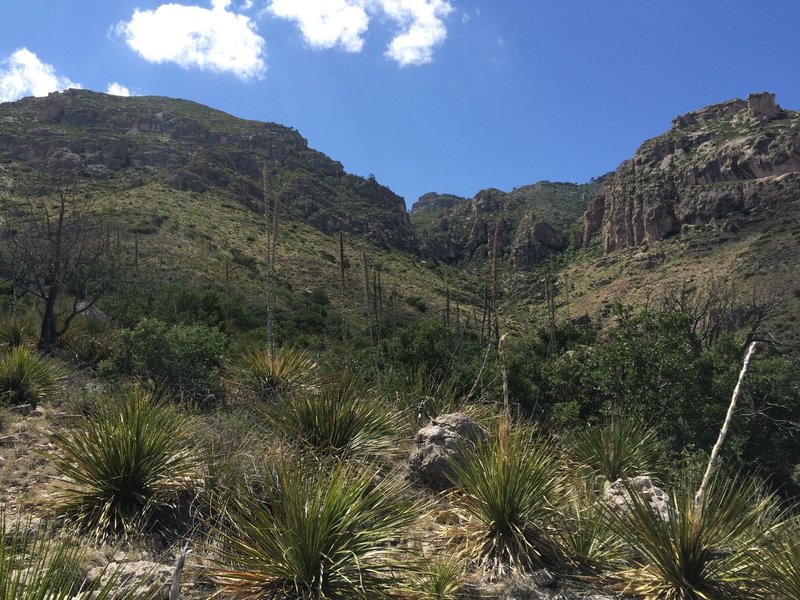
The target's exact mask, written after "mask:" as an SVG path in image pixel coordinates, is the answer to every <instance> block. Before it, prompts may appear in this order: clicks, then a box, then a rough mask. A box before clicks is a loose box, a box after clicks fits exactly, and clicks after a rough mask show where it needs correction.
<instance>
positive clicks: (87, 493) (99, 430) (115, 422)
mask: <svg viewBox="0 0 800 600" xmlns="http://www.w3.org/2000/svg"><path fill="white" fill-rule="evenodd" d="M192 433H193V429H192V426H191V424H190V420H189V417H188V416H187V415H186V414H185V413H184V412H183V411H182V410H181V409H180V408H179V407H177V406H174V405H171V404H168V403H165V402H163V401H157V400H154V399H153V398H152V397H151V396H150V395H149V394H147V393H145V392H143V391H141V390H140V389H139V388H133V389H131V390H129V391H128V392H127V393H125V394H123V395H122V397H121V398H119V399H118V400H117V401H115V402H111V403H110V404H109V405H107V406H105V407H103V408H102V409H100V410H99V412H98V413H97V414H95V415H92V416H90V417H87V418H85V419H84V421H83V423H81V424H80V425H79V426H77V427H76V428H75V429H73V430H71V431H68V432H64V433H57V434H55V435H54V436H53V440H54V442H55V443H56V445H57V446H58V447H59V449H60V450H61V454H60V455H58V456H57V457H56V459H55V462H56V465H57V467H58V468H59V470H60V471H61V479H60V488H61V489H60V494H59V501H60V508H61V509H62V510H63V511H64V512H66V513H67V514H68V515H71V516H73V517H74V518H75V519H76V521H77V524H78V525H79V527H80V528H81V529H83V530H88V531H90V532H93V533H94V534H95V535H97V536H98V537H106V536H113V535H116V534H127V533H130V532H132V531H134V530H137V529H138V528H140V527H143V526H145V525H146V524H147V522H148V519H149V518H150V517H151V516H152V515H153V513H154V511H156V510H158V509H160V508H162V507H164V506H166V505H167V504H168V503H169V501H170V499H172V498H174V497H175V495H176V494H177V492H179V491H181V490H185V489H188V488H191V487H192V486H193V485H194V479H193V478H194V477H195V475H196V471H197V467H196V465H197V460H196V457H195V452H194V449H193V444H192Z"/></svg>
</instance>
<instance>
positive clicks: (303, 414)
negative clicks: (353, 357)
mask: <svg viewBox="0 0 800 600" xmlns="http://www.w3.org/2000/svg"><path fill="white" fill-rule="evenodd" d="M373 394H374V392H372V391H370V390H365V389H364V388H363V385H362V384H361V383H360V382H359V381H358V380H357V379H356V378H355V377H354V376H353V375H351V374H348V373H345V374H344V375H342V376H340V377H338V378H336V379H334V380H333V381H330V382H328V383H326V384H325V385H323V386H322V388H321V389H320V390H317V391H311V390H309V391H307V392H306V393H304V394H299V395H297V396H292V397H288V398H285V399H284V400H282V401H280V402H278V403H276V404H274V405H271V406H269V407H268V408H267V415H268V418H269V421H270V423H271V424H272V425H273V427H274V428H275V429H276V430H277V431H278V432H279V433H280V434H281V435H282V436H283V437H284V438H285V439H286V440H288V441H289V442H292V443H293V442H299V443H301V444H303V445H305V446H306V447H308V448H310V449H311V450H312V451H313V452H314V453H316V454H318V455H334V456H337V457H340V458H348V457H351V456H364V455H377V454H383V453H387V452H391V451H392V450H393V448H394V444H393V443H392V441H393V440H392V438H393V436H394V434H395V427H394V422H395V418H394V415H393V414H391V412H390V411H389V410H388V407H387V406H385V405H384V403H383V402H382V401H381V400H380V399H377V398H374V397H371V396H372V395H373Z"/></svg>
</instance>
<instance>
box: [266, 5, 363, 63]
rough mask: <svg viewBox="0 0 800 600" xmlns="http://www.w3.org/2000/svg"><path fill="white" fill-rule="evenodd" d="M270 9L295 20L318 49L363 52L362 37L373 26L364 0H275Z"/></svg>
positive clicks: (274, 12)
mask: <svg viewBox="0 0 800 600" xmlns="http://www.w3.org/2000/svg"><path fill="white" fill-rule="evenodd" d="M269 11H270V12H271V13H272V14H273V15H275V16H276V17H280V18H282V19H288V20H290V21H295V22H296V23H297V26H298V27H299V28H300V31H301V32H302V33H303V38H305V40H306V42H308V43H309V44H310V45H311V46H313V47H314V48H320V49H328V48H333V47H334V46H340V47H341V48H342V49H344V50H346V51H347V52H360V51H361V49H362V48H363V46H364V38H363V37H362V36H363V34H364V32H365V31H366V30H367V27H368V26H369V16H368V15H367V11H366V8H365V2H364V0H272V1H271V2H270V5H269Z"/></svg>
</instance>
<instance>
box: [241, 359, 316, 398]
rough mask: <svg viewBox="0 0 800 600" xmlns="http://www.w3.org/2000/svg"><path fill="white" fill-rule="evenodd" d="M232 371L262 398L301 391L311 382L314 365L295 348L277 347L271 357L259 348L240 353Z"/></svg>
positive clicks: (314, 369) (313, 362) (314, 362)
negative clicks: (235, 370) (235, 371)
mask: <svg viewBox="0 0 800 600" xmlns="http://www.w3.org/2000/svg"><path fill="white" fill-rule="evenodd" d="M236 368H237V370H238V372H239V375H240V377H241V378H242V380H243V381H244V382H245V383H248V384H249V385H250V386H252V387H253V388H254V389H255V390H256V392H258V394H259V395H260V396H261V397H262V398H265V399H271V398H275V397H276V396H279V395H285V394H288V393H291V392H293V391H298V390H302V389H303V388H305V387H307V386H308V385H310V384H311V383H313V381H314V377H315V375H316V371H317V363H316V361H315V360H314V359H313V358H312V357H311V355H310V354H309V353H308V352H307V351H305V350H301V349H298V348H293V347H291V346H281V347H280V348H278V349H277V350H276V351H275V354H274V355H273V354H271V353H270V352H269V350H267V349H266V348H263V347H259V348H256V349H254V350H250V351H249V352H245V353H244V354H242V355H241V356H240V357H239V358H238V359H237V361H236Z"/></svg>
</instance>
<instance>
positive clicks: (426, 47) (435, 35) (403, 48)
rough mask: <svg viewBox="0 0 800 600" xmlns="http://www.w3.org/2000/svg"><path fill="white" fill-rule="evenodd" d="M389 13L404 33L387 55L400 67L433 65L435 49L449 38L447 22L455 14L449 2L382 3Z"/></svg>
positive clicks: (392, 0) (401, 0)
mask: <svg viewBox="0 0 800 600" xmlns="http://www.w3.org/2000/svg"><path fill="white" fill-rule="evenodd" d="M380 2H381V5H382V6H383V9H384V10H385V11H386V14H388V15H389V17H391V18H392V19H393V20H394V21H396V22H397V23H399V24H400V25H401V26H402V28H403V32H402V33H401V34H399V35H397V36H396V37H395V38H394V39H393V40H392V41H391V43H390V44H389V47H388V48H387V49H386V55H387V56H388V57H389V58H392V59H394V60H396V61H397V62H398V63H399V64H400V65H402V66H405V65H421V64H424V63H428V62H431V60H432V59H433V49H434V47H436V46H438V45H439V44H441V43H442V42H444V40H445V38H446V37H447V28H446V27H445V26H444V21H443V19H444V18H445V17H446V16H447V15H449V14H450V12H452V10H453V7H452V5H451V4H450V3H449V2H448V1H447V0H380Z"/></svg>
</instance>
